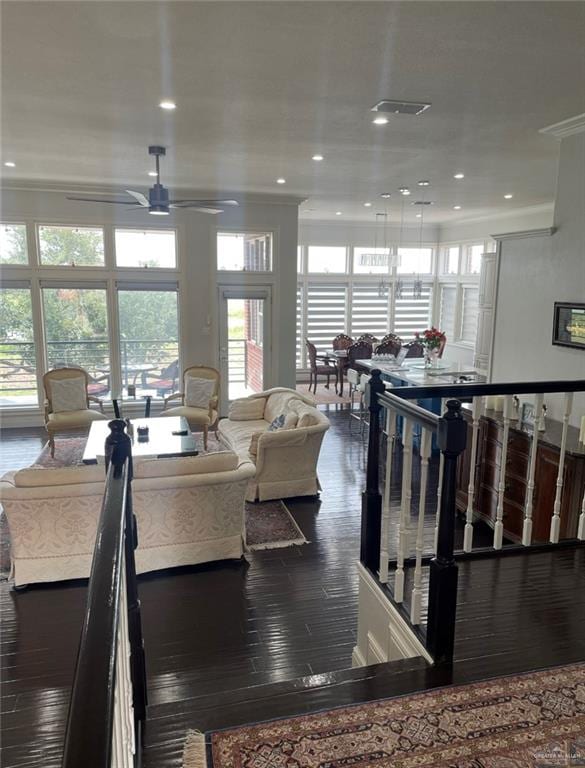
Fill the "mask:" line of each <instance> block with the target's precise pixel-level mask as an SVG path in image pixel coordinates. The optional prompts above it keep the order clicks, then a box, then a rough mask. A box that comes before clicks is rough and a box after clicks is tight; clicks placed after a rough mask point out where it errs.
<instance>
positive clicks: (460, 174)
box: [453, 172, 465, 179]
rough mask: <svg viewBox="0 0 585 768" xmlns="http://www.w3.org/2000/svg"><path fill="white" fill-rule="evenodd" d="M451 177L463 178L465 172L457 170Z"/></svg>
mask: <svg viewBox="0 0 585 768" xmlns="http://www.w3.org/2000/svg"><path fill="white" fill-rule="evenodd" d="M453 178H454V179H464V178H465V174H464V173H461V172H459V173H456V174H454V176H453Z"/></svg>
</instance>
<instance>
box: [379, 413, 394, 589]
mask: <svg viewBox="0 0 585 768" xmlns="http://www.w3.org/2000/svg"><path fill="white" fill-rule="evenodd" d="M386 434H387V435H388V439H387V442H386V478H385V486H384V503H383V506H382V526H381V530H380V582H381V583H382V584H387V583H388V560H389V558H390V553H389V549H390V547H389V539H390V505H391V500H392V458H393V456H394V442H395V439H396V411H394V410H393V409H392V408H387V409H386Z"/></svg>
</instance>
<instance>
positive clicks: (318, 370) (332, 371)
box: [305, 339, 339, 393]
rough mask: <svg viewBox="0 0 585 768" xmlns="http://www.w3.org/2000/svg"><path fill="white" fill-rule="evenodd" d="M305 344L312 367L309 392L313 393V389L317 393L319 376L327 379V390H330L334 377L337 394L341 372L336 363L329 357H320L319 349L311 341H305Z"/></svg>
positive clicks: (310, 369) (310, 368)
mask: <svg viewBox="0 0 585 768" xmlns="http://www.w3.org/2000/svg"><path fill="white" fill-rule="evenodd" d="M305 344H306V345H307V354H308V356H309V366H310V367H309V392H310V391H311V387H313V392H314V393H316V392H317V376H326V377H327V384H325V388H326V389H329V383H330V380H331V377H332V376H333V377H334V378H335V392H337V383H338V380H339V371H338V368H337V364H336V361H334V360H332V359H331V358H330V357H327V355H319V354H318V353H317V347H316V346H315V345H314V344H313V343H312V342H311V341H309V339H305Z"/></svg>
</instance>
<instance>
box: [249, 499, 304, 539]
mask: <svg viewBox="0 0 585 768" xmlns="http://www.w3.org/2000/svg"><path fill="white" fill-rule="evenodd" d="M307 543H308V542H307V539H306V538H305V537H304V535H303V532H302V531H301V529H300V528H299V526H298V525H297V524H296V522H295V520H294V518H293V516H292V515H291V513H290V512H289V511H288V509H287V506H286V504H285V503H284V502H282V501H260V502H256V503H254V504H251V503H250V502H248V501H247V502H246V549H248V550H249V551H254V550H258V549H279V548H280V547H292V546H295V545H300V544H307Z"/></svg>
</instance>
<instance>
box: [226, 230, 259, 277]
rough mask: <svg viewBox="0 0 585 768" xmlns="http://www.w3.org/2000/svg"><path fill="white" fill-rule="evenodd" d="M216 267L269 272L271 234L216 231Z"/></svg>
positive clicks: (234, 270)
mask: <svg viewBox="0 0 585 768" xmlns="http://www.w3.org/2000/svg"><path fill="white" fill-rule="evenodd" d="M217 268H218V269H219V270H228V271H232V272H270V271H271V270H272V235H271V234H270V233H263V234H253V233H247V232H218V235H217Z"/></svg>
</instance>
